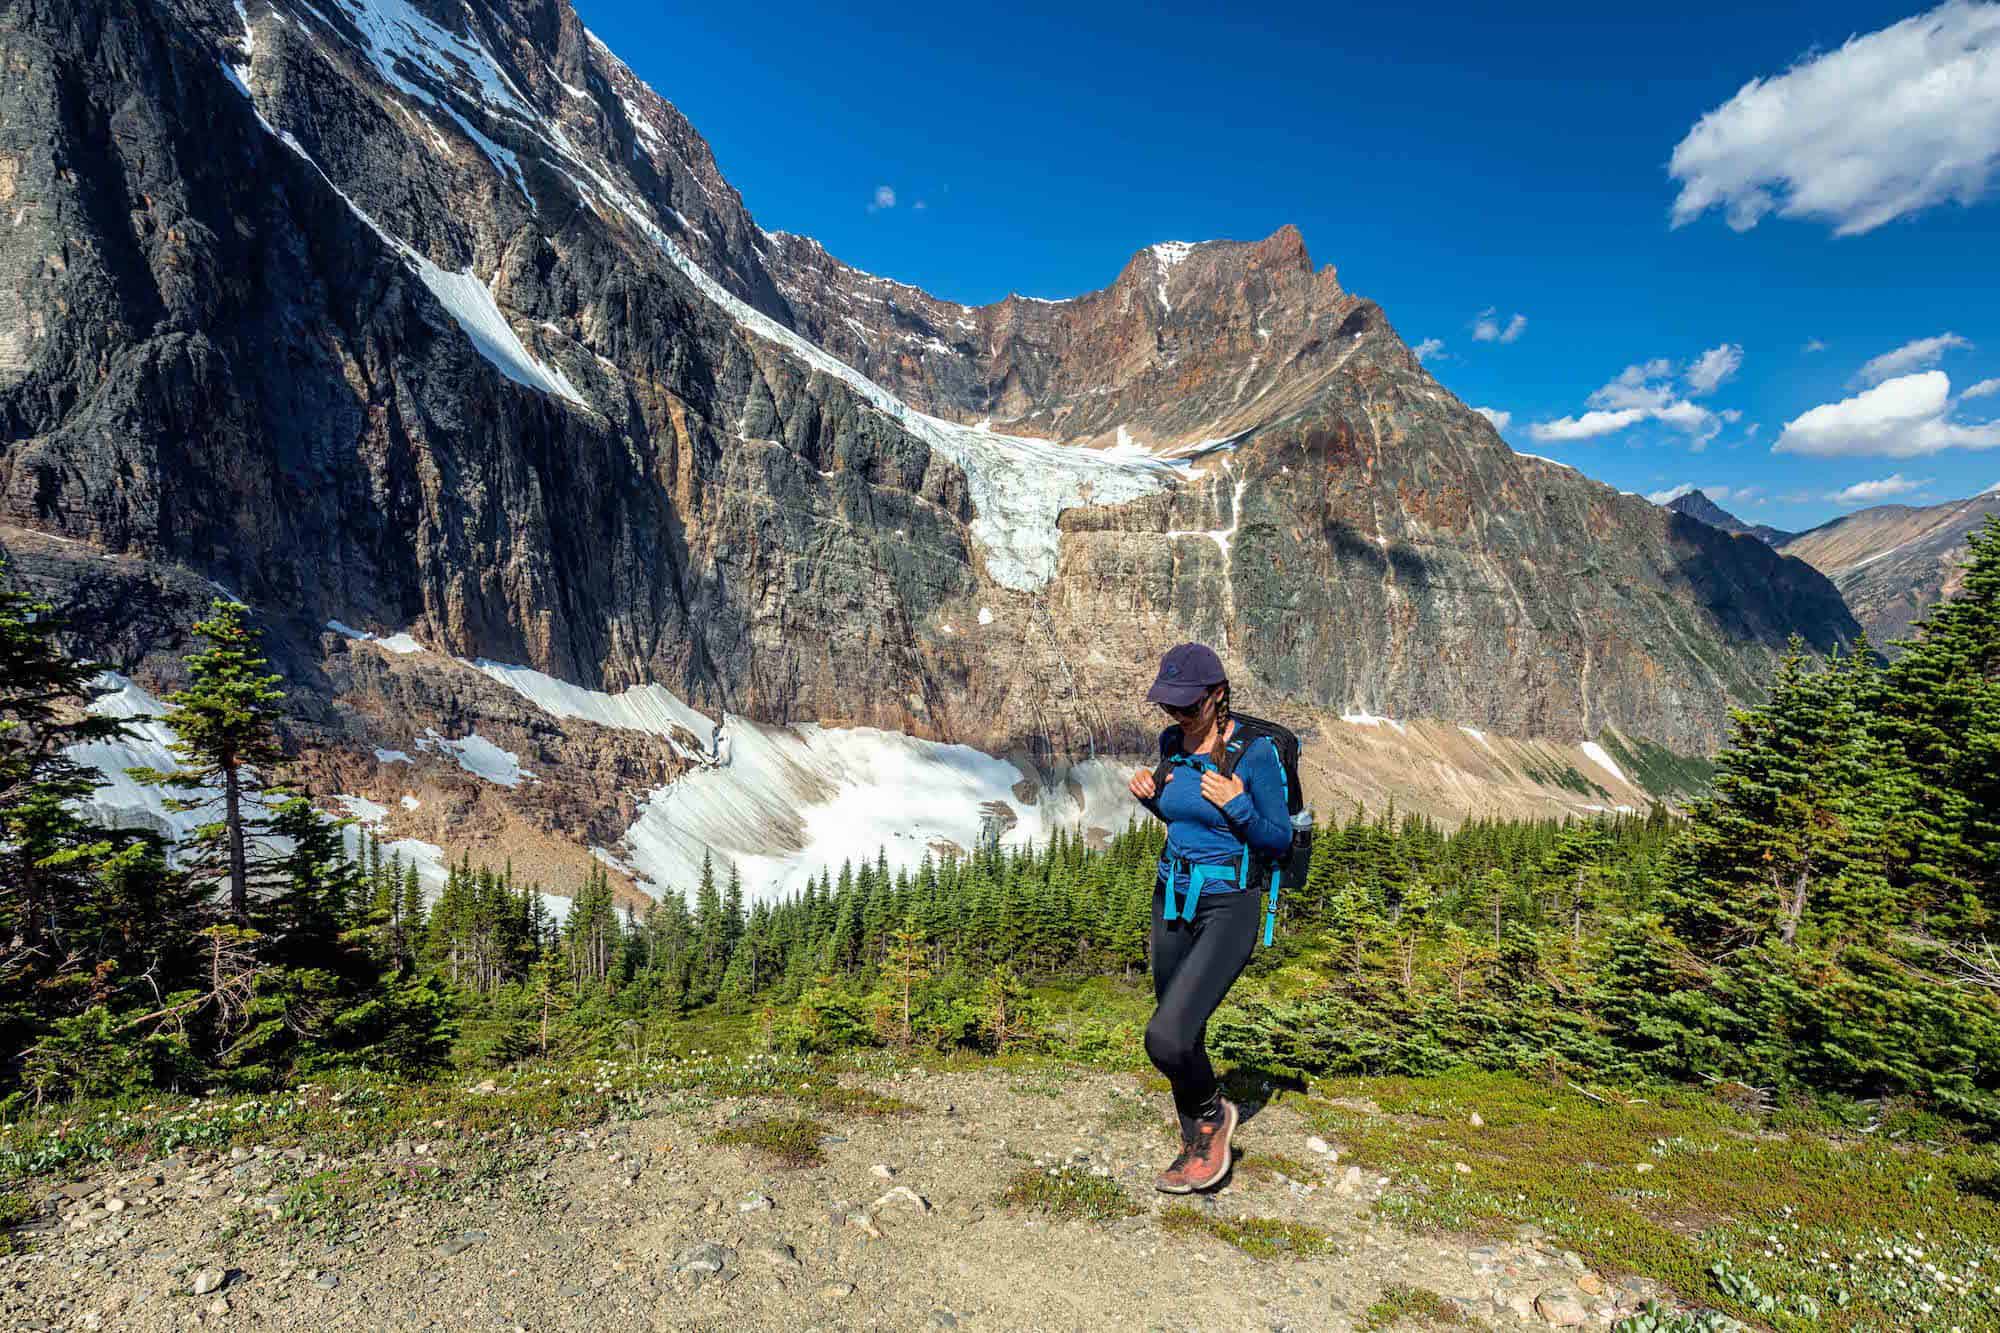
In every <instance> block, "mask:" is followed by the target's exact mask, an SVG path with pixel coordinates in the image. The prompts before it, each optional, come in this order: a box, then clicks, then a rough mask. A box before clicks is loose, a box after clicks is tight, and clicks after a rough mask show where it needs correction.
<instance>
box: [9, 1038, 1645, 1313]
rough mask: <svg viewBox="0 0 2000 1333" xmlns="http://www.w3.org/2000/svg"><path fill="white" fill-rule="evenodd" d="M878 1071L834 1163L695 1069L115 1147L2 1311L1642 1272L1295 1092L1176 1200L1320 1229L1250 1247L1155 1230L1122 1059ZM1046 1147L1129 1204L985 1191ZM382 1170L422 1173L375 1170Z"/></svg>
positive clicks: (53, 1225) (1373, 1288) (783, 1301)
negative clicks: (452, 1134)
mask: <svg viewBox="0 0 2000 1333" xmlns="http://www.w3.org/2000/svg"><path fill="white" fill-rule="evenodd" d="M870 1085H871V1086H872V1087H874V1088H875V1089H876V1090H878V1091H881V1092H884V1093H888V1094H891V1095H893V1096H895V1097H899V1098H902V1099H905V1100H907V1101H908V1102H911V1103H914V1104H915V1105H916V1106H917V1107H918V1108H919V1109H918V1110H917V1111H916V1112H914V1113H911V1114H907V1115H902V1116H864V1115H851V1114H848V1115H822V1116H821V1117H820V1119H821V1120H822V1121H823V1122H824V1123H825V1125H826V1126H827V1129H828V1135H827V1137H826V1138H825V1139H824V1141H823V1148H824V1152H825V1157H826V1161H825V1163H824V1165H820V1166H813V1167H805V1168H800V1169H786V1168H783V1167H777V1166H773V1165H771V1164H769V1163H767V1162H765V1161H762V1160H760V1159H759V1158H757V1157H756V1156H754V1155H752V1154H750V1153H748V1152H747V1151H745V1150H742V1149H737V1148H723V1147H716V1146H713V1145H712V1144H710V1143H709V1142H708V1141H707V1140H708V1138H709V1136H710V1135H712V1134H713V1133H714V1132H715V1131H716V1130H718V1129H719V1128H721V1127H723V1126H724V1125H727V1124H731V1123H735V1124H738V1125H741V1124H744V1123H746V1122H748V1121H749V1120H751V1119H753V1118H755V1117H758V1116H763V1115H777V1116H787V1115H791V1114H794V1113H795V1108H793V1109H788V1108H786V1107H784V1106H778V1105H773V1104H771V1103H768V1102H758V1101H754V1100H741V1099H727V1100H720V1101H715V1102H712V1103H708V1102H705V1101H704V1099H701V1098H692V1099H690V1098H687V1097H685V1096H682V1097H678V1098H671V1097H670V1098H661V1099H657V1100H656V1101H655V1102H649V1103H648V1104H647V1105H646V1107H645V1109H644V1113H643V1114H642V1115H641V1116H640V1117H639V1118H637V1119H632V1120H625V1121H618V1122H613V1123H611V1124H607V1125H603V1126H599V1127H598V1129H597V1130H595V1131H592V1132H586V1133H558V1134H554V1135H534V1136H527V1137H521V1138H516V1139H513V1140H511V1141H509V1142H508V1143H507V1144H506V1146H505V1148H504V1150H503V1151H501V1152H498V1153H494V1152H484V1153H481V1152H479V1151H477V1150H475V1149H473V1148H460V1147H457V1146H454V1145H439V1144H432V1143H426V1142H423V1141H417V1140H413V1141H407V1142H398V1143H396V1144H392V1145H390V1146H389V1147H388V1148H387V1149H386V1150H384V1151H382V1152H380V1153H376V1154H371V1155H368V1156H365V1157H357V1158H353V1159H345V1160H330V1159H326V1158H321V1157H317V1156H315V1155H314V1154H312V1153H311V1152H310V1151H308V1150H303V1149H296V1148H295V1149H288V1150H282V1151H281V1150H276V1149H270V1150H254V1151H245V1150H243V1149H236V1150H233V1151H232V1153H231V1154H225V1155H221V1156H217V1155H215V1154H205V1155H203V1154H183V1155H181V1156H179V1157H175V1158H169V1159H166V1160H164V1161H160V1162H153V1163H148V1164H147V1165H145V1166H143V1167H140V1168H137V1169H136V1170H135V1169H133V1168H131V1167H130V1166H127V1167H125V1168H123V1169H120V1170H118V1171H115V1172H110V1173H107V1174H102V1175H99V1176H96V1177H93V1178H90V1179H87V1180H84V1181H81V1182H78V1183H76V1184H73V1185H70V1186H67V1187H65V1188H63V1189H62V1190H61V1191H51V1193H52V1194H59V1196H60V1197H59V1198H58V1199H57V1200H56V1201H55V1202H54V1203H52V1204H51V1206H50V1208H51V1211H50V1212H49V1213H48V1214H46V1215H45V1217H44V1218H43V1220H41V1221H40V1222H38V1223H37V1224H36V1228H37V1230H38V1232H39V1234H32V1235H31V1237H30V1238H29V1247H28V1249H27V1252H26V1253H24V1254H20V1255H16V1256H14V1257H11V1258H7V1259H5V1260H0V1265H4V1275H5V1281H4V1283H0V1325H5V1326H6V1327H10V1328H65V1329H68V1328H132V1329H181V1328H192V1327H206V1328H217V1327H223V1328H234V1327H257V1328H271V1329H292V1328H298V1329H306V1328H311V1329H324V1328H350V1329H374V1328H392V1329H442V1328H450V1329H503V1330H506V1329H526V1330H544V1329H612V1328H616V1329H727V1330H730V1333H744V1331H745V1330H752V1329H787V1330H791V1329H828V1330H831V1329H914V1328H926V1327H933V1328H967V1329H982V1328H983V1329H996V1330H998V1329H1009V1330H1012V1329H1096V1328H1112V1327H1115V1328H1120V1329H1149V1330H1150V1329H1161V1330H1182V1329H1189V1330H1192V1329H1202V1330H1208V1329H1254V1330H1273V1329H1296V1330H1305V1329H1349V1328H1354V1327H1356V1326H1357V1325H1359V1324H1360V1323H1361V1322H1362V1320H1363V1317H1364V1313H1365V1312H1366V1311H1367V1310H1368V1308H1369V1307H1370V1306H1371V1305H1372V1304H1373V1303H1374V1302H1375V1301H1377V1300H1378V1299H1379V1298H1380V1296H1381V1295H1382V1293H1383V1291H1384V1289H1385V1287H1387V1286H1388V1285H1389V1284H1392V1283H1407V1284H1409V1285H1411V1286H1414V1287H1421V1288H1425V1289H1427V1290H1429V1291H1432V1292H1435V1293H1437V1294H1438V1295H1440V1296H1443V1297H1446V1298H1450V1299H1452V1300H1454V1301H1456V1302H1457V1303H1458V1304H1459V1305H1460V1306H1461V1308H1462V1309H1463V1310H1464V1311H1465V1312H1466V1313H1467V1314H1469V1315H1470V1316H1471V1317H1472V1318H1473V1319H1474V1320H1476V1321H1477V1322H1478V1323H1480V1324H1484V1325H1486V1326H1488V1327H1495V1328H1513V1327H1521V1326H1527V1327H1546V1326H1548V1325H1549V1324H1550V1323H1557V1324H1564V1325H1567V1324H1570V1323H1572V1321H1573V1322H1574V1323H1575V1324H1577V1325H1581V1326H1585V1327H1603V1326H1605V1325H1607V1324H1609V1323H1610V1322H1612V1321H1613V1319H1615V1318H1616V1317H1617V1316H1618V1315H1619V1314H1621V1313H1624V1312H1628V1311H1629V1310H1631V1309H1632V1308H1633V1307H1634V1306H1636V1305H1637V1304H1639V1303H1640V1301H1641V1300H1642V1298H1643V1297H1644V1296H1646V1295H1649V1294H1651V1288H1649V1287H1648V1286H1646V1284H1643V1283H1639V1282H1636V1281H1634V1282H1632V1283H1621V1282H1620V1281H1619V1280H1618V1279H1617V1277H1616V1276H1615V1275H1596V1274H1587V1273H1583V1272H1581V1271H1578V1270H1579V1268H1580V1261H1578V1260H1576V1259H1575V1256H1573V1255H1572V1256H1565V1255H1563V1254H1562V1253H1561V1252H1560V1251H1559V1250H1557V1249H1554V1248H1553V1247H1549V1246H1546V1245H1543V1244H1540V1243H1538V1242H1537V1241H1536V1240H1534V1239H1533V1238H1526V1239H1518V1240H1513V1241H1508V1242H1502V1243H1485V1244H1482V1243H1480V1242H1478V1241H1475V1240H1453V1239H1433V1238H1425V1237H1420V1236H1416V1235H1412V1234H1410V1233H1408V1232H1405V1231H1402V1230H1400V1229H1399V1228H1397V1227H1395V1226H1394V1225H1392V1224H1390V1223H1388V1222H1386V1221H1382V1220H1379V1219H1376V1218H1373V1217H1372V1216H1371V1212H1372V1206H1373V1203H1374V1200H1375V1198H1376V1197H1377V1196H1378V1195H1379V1193H1380V1190H1381V1187H1382V1178H1381V1177H1379V1176H1377V1175H1376V1174H1374V1173H1373V1172H1363V1171H1361V1170H1359V1169H1356V1168H1353V1167H1352V1165H1351V1164H1349V1163H1346V1162H1344V1161H1340V1160H1337V1159H1336V1156H1335V1154H1337V1152H1338V1145H1337V1144H1335V1145H1324V1144H1318V1143H1315V1142H1313V1141H1312V1140H1311V1138H1310V1133H1311V1132H1310V1130H1309V1129H1308V1128H1307V1126H1306V1125H1305V1124H1304V1122H1303V1121H1302V1120H1301V1119H1300V1118H1299V1116H1298V1115H1297V1114H1295V1113H1294V1112H1292V1111H1291V1110H1289V1109H1288V1108H1287V1107H1286V1106H1285V1104H1284V1103H1283V1102H1282V1101H1280V1102H1279V1103H1277V1104H1275V1105H1273V1106H1270V1107H1268V1108H1265V1109H1263V1110H1262V1111H1261V1112H1260V1113H1256V1114H1254V1115H1253V1116H1252V1117H1251V1118H1250V1119H1249V1120H1248V1122H1247V1123H1246V1124H1245V1125H1244V1127H1243V1128H1242V1130H1241V1131H1240V1132H1239V1135H1238V1145H1239V1148H1240V1149H1242V1150H1244V1151H1246V1152H1248V1153H1250V1154H1262V1155H1265V1156H1269V1155H1273V1154H1279V1155H1282V1156H1283V1157H1284V1158H1287V1159H1291V1160H1290V1161H1289V1162H1286V1163H1284V1164H1283V1165H1285V1166H1289V1167H1291V1168H1292V1170H1293V1173H1294V1174H1296V1175H1297V1176H1300V1177H1304V1178H1303V1179H1292V1178H1290V1177H1289V1176H1287V1175H1286V1174H1285V1172H1284V1171H1283V1170H1274V1169H1272V1168H1271V1167H1270V1166H1268V1165H1267V1166H1265V1167H1264V1168H1263V1169H1261V1170H1258V1169H1254V1168H1255V1163H1254V1158H1253V1160H1252V1162H1251V1163H1250V1164H1248V1165H1246V1166H1243V1167H1239V1169H1238V1170H1237V1171H1236V1172H1235V1174H1234V1175H1233V1176H1232V1178H1231V1179H1230V1180H1229V1181H1228V1182H1227V1183H1226V1184H1225V1185H1224V1186H1223V1187H1222V1188H1221V1189H1220V1190H1219V1191H1218V1192H1217V1193H1215V1194H1213V1195H1209V1196H1205V1197H1197V1198H1196V1199H1195V1200H1194V1201H1193V1202H1194V1205H1195V1206H1196V1207H1198V1208H1201V1209H1203V1210H1205V1211H1206V1212H1207V1213H1208V1214H1210V1215H1213V1216H1216V1217H1221V1218H1234V1217H1236V1216H1237V1215H1239V1214H1243V1215H1247V1216H1250V1217H1269V1218H1279V1219H1284V1220H1286V1221H1292V1222H1300V1223H1306V1224H1310V1225H1313V1226H1317V1227H1320V1228H1323V1229H1324V1230H1325V1231H1327V1232H1329V1233H1331V1235H1332V1237H1333V1238H1334V1241H1335V1243H1336V1244H1337V1246H1338V1252H1337V1253H1336V1254H1334V1255H1328V1256H1321V1257H1312V1258H1298V1257H1289V1256H1287V1257H1280V1258H1276V1259H1257V1258H1252V1257H1251V1256H1249V1255H1247V1254H1245V1253H1244V1252H1243V1251H1241V1250H1239V1249H1237V1248H1236V1247H1235V1246H1234V1245H1232V1244H1229V1243H1227V1242H1225V1241H1223V1240H1220V1239H1217V1238H1215V1237H1213V1236H1211V1235H1208V1234H1205V1233H1200V1232H1196V1233H1193V1234H1190V1233H1188V1232H1186V1231H1180V1232H1172V1233H1170V1232H1169V1231H1167V1230H1166V1229H1164V1228H1163V1227H1162V1225H1161V1222H1160V1220H1159V1214H1160V1211H1161V1209H1163V1208H1165V1207H1170V1206H1172V1205H1173V1204H1174V1203H1176V1202H1185V1201H1179V1200H1171V1199H1168V1198H1166V1197H1165V1196H1161V1195H1158V1194H1156V1193H1155V1192H1154V1191H1153V1190H1152V1188H1151V1180H1152V1175H1153V1173H1154V1171H1156V1170H1157V1169H1158V1167H1159V1166H1160V1165H1162V1164H1163V1161H1164V1158H1165V1156H1166V1155H1167V1150H1168V1148H1169V1146H1170V1145H1169V1144H1168V1141H1167V1140H1168V1134H1169V1132H1170V1131H1169V1130H1168V1129H1167V1122H1166V1099H1165V1098H1164V1096H1162V1095H1158V1094H1141V1093H1139V1092H1138V1091H1137V1088H1136V1084H1135V1082H1134V1080H1133V1079H1132V1078H1131V1077H1130V1076H1127V1075H1117V1074H1095V1073H1083V1072H1075V1071H1065V1072H1059V1073H1049V1072H1028V1073H1023V1072H1014V1071H1007V1070H1003V1069H998V1068H992V1069H983V1070H976V1071H968V1072H959V1071H950V1072H936V1071H910V1072H907V1073H900V1074H896V1075H893V1076H889V1077H886V1078H883V1077H878V1078H874V1079H871V1080H870ZM494 1095H496V1096H505V1095H507V1094H506V1093H505V1092H499V1093H495V1094H494ZM1321 1147H1327V1148H1331V1149H1332V1151H1330V1152H1320V1151H1317V1150H1316V1149H1318V1148H1321ZM1037 1158H1040V1159H1041V1160H1042V1161H1043V1162H1044V1163H1054V1162H1061V1161H1073V1162H1075V1163H1077V1164H1079V1165H1080V1166H1081V1167H1082V1168H1083V1169H1084V1170H1086V1171H1092V1172H1096V1171H1101V1172H1103V1173H1105V1174H1107V1175H1108V1176H1109V1178H1110V1179H1112V1180H1115V1181H1116V1182H1118V1184H1119V1185H1121V1186H1122V1187H1123V1189H1124V1190H1125V1193H1126V1194H1127V1195H1128V1196H1129V1198H1130V1199H1131V1200H1132V1202H1133V1203H1134V1204H1136V1205H1137V1206H1138V1207H1139V1209H1140V1210H1141V1211H1140V1212H1139V1213H1138V1214H1137V1215H1135V1216H1132V1217H1128V1218H1125V1219H1122V1220H1119V1221H1113V1222H1105V1223H1093V1222H1085V1221H1059V1220H1055V1219H1052V1218H1050V1217H1048V1216H1046V1215H1042V1214H1038V1213H1033V1212H1027V1211H1021V1210H1017V1209H1009V1208H1007V1207H1004V1206H1002V1205H1000V1204H999V1203H997V1202H996V1198H997V1196H998V1194H999V1193H1000V1191H1001V1190H1002V1189H1003V1188H1004V1187H1005V1185H1006V1184H1007V1182H1008V1181H1009V1180H1010V1179H1012V1178H1013V1177H1014V1176H1015V1175H1016V1173H1018V1172H1020V1171H1021V1170H1022V1169H1023V1168H1025V1167H1029V1166H1032V1165H1033V1164H1034V1163H1035V1161H1036V1159H1037ZM384 1172H388V1173H390V1174H391V1175H393V1176H394V1177H396V1178H397V1179H399V1180H401V1181H403V1182H408V1183H407V1184H406V1185H405V1187H404V1189H403V1190H402V1191H400V1192H397V1193H393V1194H392V1193H391V1192H389V1191H387V1190H386V1189H383V1188H380V1182H381V1180H382V1178H383V1173H384ZM885 1173H887V1174H885ZM302 1183H303V1184H305V1186H306V1190H305V1194H306V1196H307V1197H309V1198H311V1199H312V1200H314V1203H313V1205H312V1206H311V1207H308V1208H306V1209H304V1210H303V1211H302V1212H301V1211H300V1210H299V1205H298V1200H299V1198H300V1194H299V1193H298V1192H297V1191H298V1189H299V1186H300V1185H301V1184H302ZM413 1190H414V1191H418V1192H420V1193H421V1194H422V1197H416V1198H413V1197H412V1191H413ZM288 1198H289V1199H290V1200H291V1201H292V1202H291V1205H290V1208H291V1213H290V1215H287V1216H283V1217H280V1216H274V1213H276V1212H277V1211H279V1210H280V1209H284V1208H285V1207H286V1201H287V1199H288ZM218 1281H219V1283H220V1285H219V1286H217V1285H215V1284H216V1283H217V1282H218ZM1593 1288H1595V1291H1596V1293H1598V1294H1593V1292H1592V1289H1593ZM1538 1297H1539V1298H1540V1300H1539V1304H1538V1301H1537V1298H1538ZM1407 1326H1408V1327H1418V1326H1419V1325H1415V1324H1411V1325H1407Z"/></svg>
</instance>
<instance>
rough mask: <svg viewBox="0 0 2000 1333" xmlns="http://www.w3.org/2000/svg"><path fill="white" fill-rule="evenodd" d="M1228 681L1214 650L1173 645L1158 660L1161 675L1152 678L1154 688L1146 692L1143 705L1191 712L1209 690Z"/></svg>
mask: <svg viewBox="0 0 2000 1333" xmlns="http://www.w3.org/2000/svg"><path fill="white" fill-rule="evenodd" d="M1227 679H1228V677H1227V676H1226V675H1225V674H1224V673H1223V670H1222V659H1221V658H1219V657H1217V656H1216V655H1215V650H1214V649H1213V648H1210V647H1209V646H1208V645H1207V644H1202V643H1182V644H1176V645H1174V646H1173V647H1172V648H1169V649H1167V655H1166V656H1165V657H1162V658H1161V659H1160V674H1159V675H1157V676H1155V677H1154V678H1153V688H1152V689H1150V690H1147V691H1146V702H1147V703H1149V704H1166V705H1167V706H1169V707H1171V708H1192V707H1193V706H1194V705H1195V704H1197V703H1199V702H1200V701H1201V696H1202V695H1204V694H1207V693H1208V691H1209V689H1210V688H1211V687H1212V686H1216V685H1220V684H1221V683H1222V682H1223V681H1224V680H1227Z"/></svg>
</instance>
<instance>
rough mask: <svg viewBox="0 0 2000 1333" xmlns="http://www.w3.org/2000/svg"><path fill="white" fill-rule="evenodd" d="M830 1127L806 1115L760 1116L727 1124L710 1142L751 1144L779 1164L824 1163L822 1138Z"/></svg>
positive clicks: (727, 1145)
mask: <svg viewBox="0 0 2000 1333" xmlns="http://www.w3.org/2000/svg"><path fill="white" fill-rule="evenodd" d="M826 1132H827V1128H826V1126H825V1125H822V1124H821V1123H820V1122H819V1121H817V1120H808V1119H806V1118H805V1117H803V1116H759V1117H758V1118H756V1119H754V1120H751V1121H749V1122H747V1123H745V1124H741V1125H727V1126H724V1127H723V1128H722V1129H719V1130H717V1131H716V1132H715V1133H714V1134H712V1135H711V1136H710V1137H709V1142H710V1143H717V1144H721V1145H723V1146H725V1147H732V1148H748V1149H749V1150H750V1151H752V1152H754V1153H756V1154H758V1155H759V1156H761V1157H764V1158H766V1159H768V1160H770V1161H773V1162H776V1163H777V1164H778V1165H780V1166H792V1167H806V1166H823V1165H824V1164H825V1163H826V1154H825V1153H824V1152H822V1151H821V1150H820V1146H819V1141H820V1138H821V1136H823V1135H824V1134H826Z"/></svg>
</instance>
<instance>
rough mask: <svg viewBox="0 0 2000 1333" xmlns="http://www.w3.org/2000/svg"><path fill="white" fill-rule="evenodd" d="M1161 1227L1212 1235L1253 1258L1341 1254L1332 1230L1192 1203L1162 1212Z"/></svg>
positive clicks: (1181, 1233) (1173, 1232)
mask: <svg viewBox="0 0 2000 1333" xmlns="http://www.w3.org/2000/svg"><path fill="white" fill-rule="evenodd" d="M1160 1226H1161V1228H1162V1229H1164V1230H1165V1231H1166V1232H1168V1234H1170V1235H1176V1236H1185V1235H1190V1234H1200V1235H1207V1236H1213V1237H1215V1238H1216V1239H1217V1240H1220V1241H1226V1242H1228V1243H1229V1244H1231V1245H1234V1246H1235V1247H1236V1248H1237V1249H1239V1250H1241V1251H1243V1252H1244V1253H1245V1254H1247V1255H1249V1256H1250V1257H1251V1258H1253V1259H1309V1258H1312V1257H1315V1256H1318V1255H1331V1254H1338V1253H1340V1246H1339V1243H1338V1242H1337V1241H1336V1240H1335V1239H1334V1237H1333V1234H1332V1233H1331V1232H1329V1231H1325V1230H1322V1229H1321V1228H1319V1227H1316V1226H1312V1225H1310V1224H1308V1223H1305V1222H1288V1221H1286V1220H1285V1219H1283V1218H1278V1217H1233V1218H1232V1217H1220V1216H1217V1215H1215V1214H1213V1213H1210V1212H1207V1211H1206V1210H1204V1209H1201V1208H1196V1207H1195V1206H1193V1205H1192V1204H1185V1203H1179V1204H1175V1205H1174V1206H1173V1207H1171V1208H1169V1209H1167V1210H1166V1211H1165V1212H1163V1213H1161V1214H1160Z"/></svg>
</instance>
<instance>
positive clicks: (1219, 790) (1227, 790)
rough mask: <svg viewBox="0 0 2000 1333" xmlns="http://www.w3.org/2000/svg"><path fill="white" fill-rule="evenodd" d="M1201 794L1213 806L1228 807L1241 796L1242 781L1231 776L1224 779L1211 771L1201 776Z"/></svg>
mask: <svg viewBox="0 0 2000 1333" xmlns="http://www.w3.org/2000/svg"><path fill="white" fill-rule="evenodd" d="M1201 794H1202V795H1203V796H1206V797H1207V798H1208V799H1209V800H1210V801H1211V802H1212V803H1214V804H1215V805H1219V806H1220V805H1228V804H1229V803H1230V802H1231V801H1233V800H1235V799H1236V798H1237V797H1239V796H1241V795H1242V794H1243V779H1242V778H1239V777H1235V776H1233V775H1232V776H1230V777H1226V778H1225V777H1223V776H1222V774H1220V773H1217V772H1215V771H1214V770H1212V769H1211V770H1209V771H1208V772H1205V773H1203V774H1202V775H1201Z"/></svg>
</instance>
